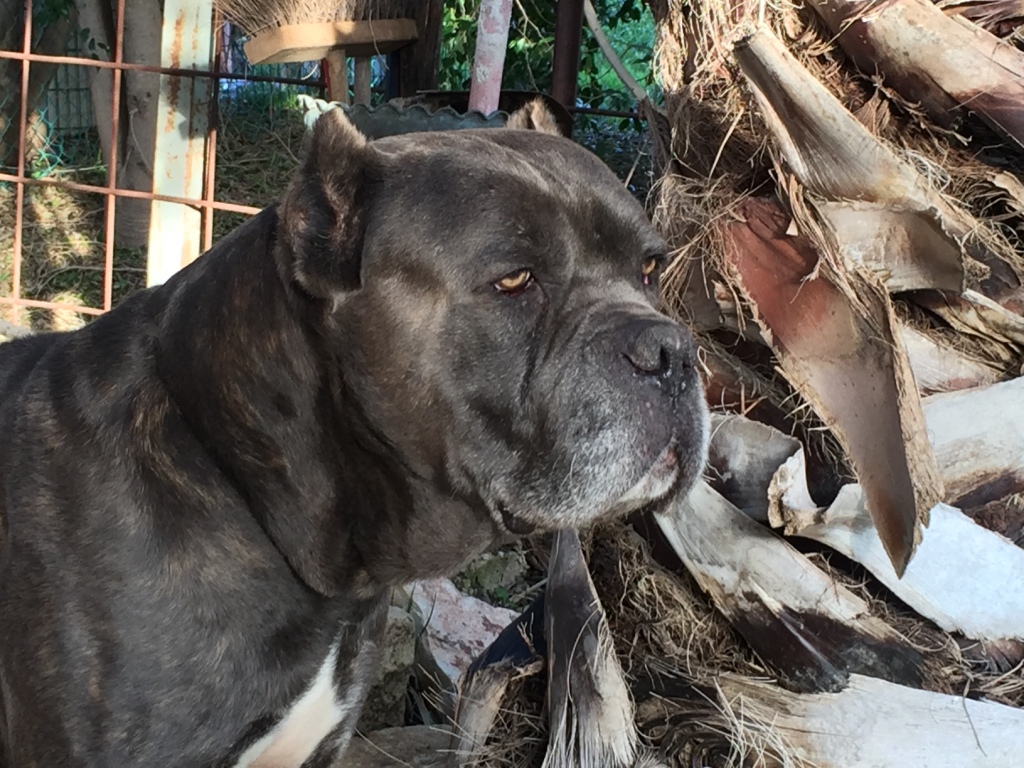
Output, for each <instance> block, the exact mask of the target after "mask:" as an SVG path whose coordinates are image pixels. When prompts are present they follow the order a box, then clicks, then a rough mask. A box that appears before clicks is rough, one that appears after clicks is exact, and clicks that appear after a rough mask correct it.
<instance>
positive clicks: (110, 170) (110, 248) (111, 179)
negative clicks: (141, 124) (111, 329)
mask: <svg viewBox="0 0 1024 768" xmlns="http://www.w3.org/2000/svg"><path fill="white" fill-rule="evenodd" d="M124 3H125V0H117V15H116V16H115V21H114V63H115V64H120V63H121V60H122V59H123V58H124ZM122 73H123V70H122V69H120V68H119V67H115V68H114V71H113V83H112V84H111V91H112V92H111V94H110V105H111V109H110V112H111V118H110V165H109V166H108V167H107V209H106V220H105V222H104V230H103V309H104V310H109V309H110V308H111V307H112V306H113V303H114V217H115V215H116V212H117V196H116V195H115V194H114V193H115V191H116V190H117V142H118V141H119V140H120V138H119V136H118V128H119V127H120V126H119V124H120V119H119V118H120V117H121V75H122Z"/></svg>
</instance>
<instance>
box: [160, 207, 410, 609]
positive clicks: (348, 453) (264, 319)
mask: <svg viewBox="0 0 1024 768" xmlns="http://www.w3.org/2000/svg"><path fill="white" fill-rule="evenodd" d="M276 233H277V214H276V211H275V210H274V209H273V208H271V209H267V210H265V211H264V212H263V213H261V214H259V215H258V216H256V217H255V218H254V219H253V220H251V221H249V222H248V223H246V224H245V225H244V226H242V227H240V228H239V229H238V230H236V232H235V233H233V234H232V235H231V236H229V237H228V238H225V239H224V240H223V241H221V242H220V243H219V244H218V245H217V246H216V247H215V248H214V249H213V250H211V251H210V252H209V253H208V254H206V255H205V256H203V257H202V258H201V259H200V260H199V261H198V262H196V263H195V264H193V265H191V266H190V267H188V268H187V269H186V270H183V271H182V272H181V273H180V274H179V275H177V276H176V277H175V278H173V279H172V280H171V281H169V282H168V283H167V285H165V286H164V287H162V288H161V289H159V291H162V292H163V293H164V297H165V299H166V301H167V311H166V313H165V318H164V321H163V323H162V325H161V328H160V330H159V332H158V340H157V345H156V365H157V369H158V371H159V374H160V377H161V378H162V380H163V382H164V384H165V386H166V387H167V389H168V392H169V394H170V396H171V398H172V399H173V401H174V402H175V404H176V405H177V406H178V408H179V409H180V411H181V414H182V416H183V418H184V419H185V421H186V422H187V423H188V424H189V426H190V428H191V429H192V430H193V431H194V432H195V434H196V435H197V436H198V438H199V440H200V441H201V442H202V444H203V445H204V446H205V447H206V449H207V450H208V451H209V452H210V453H211V454H212V455H213V456H214V458H215V460H216V461H217V463H218V465H219V466H220V467H221V468H222V472H223V474H224V475H225V476H226V478H227V479H228V481H229V482H231V483H232V484H233V485H234V487H235V488H236V489H237V490H238V491H239V493H240V494H241V495H242V497H243V498H244V499H245V501H246V503H247V504H248V506H249V508H250V510H251V511H252V514H253V515H254V516H255V517H256V519H257V520H258V521H259V523H260V525H261V526H262V527H263V529H264V530H265V531H266V532H267V535H268V536H269V537H270V538H271V539H272V540H273V542H274V545H275V546H276V547H277V548H278V550H279V551H281V553H282V554H283V555H284V557H285V558H286V559H287V560H288V562H289V564H290V565H291V567H292V569H293V570H294V571H295V572H296V573H297V574H298V575H299V576H300V577H301V578H302V579H303V581H305V582H306V583H307V584H308V585H309V586H310V587H312V588H313V589H315V590H316V591H317V592H320V593H321V594H324V595H328V596H331V595H334V594H337V593H339V592H340V591H343V590H345V589H346V588H348V587H349V586H350V585H351V584H352V583H353V581H354V579H355V577H356V574H358V573H359V572H361V571H363V570H365V567H366V564H365V563H363V562H361V560H362V555H361V554H360V550H359V547H357V546H356V543H355V542H354V537H355V536H357V535H358V532H357V531H356V530H354V525H355V521H357V520H360V521H363V520H366V519H367V516H368V515H370V514H371V512H370V509H369V508H368V509H360V508H359V506H358V505H367V504H372V507H373V509H374V510H380V509H383V510H393V511H394V513H395V514H396V515H398V514H403V512H402V510H405V509H408V508H409V507H410V506H411V498H410V492H409V489H408V486H407V484H406V483H405V481H404V479H403V478H404V475H403V473H402V472H401V469H400V467H399V466H398V464H397V462H396V461H395V459H394V457H393V456H392V455H390V453H389V451H388V450H387V446H386V445H384V444H383V443H381V441H380V440H379V439H378V438H377V437H376V436H375V434H374V432H373V430H372V429H371V428H370V427H369V425H368V424H366V420H365V419H363V418H362V417H361V414H360V413H359V412H358V409H355V408H354V406H353V404H352V403H351V402H348V401H347V399H346V391H345V383H344V382H343V381H342V380H341V378H340V374H339V373H338V371H337V368H336V367H335V366H332V365H331V359H332V354H331V351H330V350H329V349H325V348H322V347H323V345H324V344H325V342H324V340H323V339H322V338H319V337H318V334H316V333H315V332H314V331H313V330H312V327H313V326H312V323H313V317H312V313H314V312H316V311H317V309H318V308H317V307H316V306H315V303H314V301H313V300H312V299H310V298H309V297H306V296H304V295H302V294H301V293H300V292H299V291H298V289H297V288H296V287H295V286H293V285H291V284H289V283H288V281H287V280H286V279H284V278H283V277H282V275H281V274H280V270H279V269H278V265H277V263H276V262H275V259H274V245H275V239H276ZM318 347H320V348H318ZM200 406H201V407H200ZM342 409H344V410H345V418H340V413H341V412H342ZM214 414H215V416H214ZM343 446H345V448H344V450H342V447H343Z"/></svg>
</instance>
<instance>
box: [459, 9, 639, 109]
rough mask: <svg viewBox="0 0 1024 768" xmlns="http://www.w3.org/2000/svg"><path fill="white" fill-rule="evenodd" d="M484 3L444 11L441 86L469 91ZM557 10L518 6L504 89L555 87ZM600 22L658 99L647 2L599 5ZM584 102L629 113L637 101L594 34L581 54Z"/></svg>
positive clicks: (634, 72) (581, 96)
mask: <svg viewBox="0 0 1024 768" xmlns="http://www.w3.org/2000/svg"><path fill="white" fill-rule="evenodd" d="M479 6H480V0H447V2H446V3H445V8H444V20H443V32H442V48H441V72H440V87H441V88H443V89H448V90H466V89H468V88H469V82H470V69H471V67H472V64H473V52H474V46H475V39H476V19H477V12H478V9H479ZM555 6H556V4H555V3H553V2H551V0H521V2H517V3H516V4H515V7H514V10H513V14H512V26H511V30H510V31H509V44H508V51H507V53H506V55H505V72H504V77H503V87H504V88H505V89H507V90H535V91H542V92H547V91H549V90H550V87H551V61H552V54H553V48H554V32H555ZM594 7H595V10H596V11H597V15H598V19H599V20H600V21H601V25H602V27H603V28H604V30H605V33H606V34H607V35H608V38H609V40H610V41H611V44H612V47H613V48H614V49H615V51H616V53H618V55H619V57H620V58H621V59H622V61H623V63H624V64H625V66H626V68H627V69H628V70H629V71H630V74H632V75H633V77H635V78H636V79H637V81H638V82H639V83H641V84H642V85H644V87H646V88H647V89H648V92H650V93H651V95H652V96H656V94H655V93H654V92H653V89H654V88H655V87H656V86H655V83H654V77H653V72H652V67H651V55H652V50H653V42H654V20H653V18H652V17H651V13H650V10H649V9H648V8H647V5H646V3H644V2H643V0H594ZM578 98H579V101H580V102H581V103H582V104H584V105H586V106H589V107H594V108H602V109H618V110H626V109H630V108H632V107H633V106H634V99H633V96H632V94H630V93H629V92H628V91H627V90H626V89H625V87H624V86H623V85H622V83H620V82H619V79H618V77H617V76H616V74H615V73H614V72H613V71H612V68H611V66H610V65H609V64H608V62H607V61H606V60H605V58H604V56H603V55H602V53H601V51H600V49H599V48H598V47H597V42H596V41H595V40H594V37H593V35H591V34H590V32H589V31H585V32H584V33H583V37H582V40H581V52H580V77H579V85H578Z"/></svg>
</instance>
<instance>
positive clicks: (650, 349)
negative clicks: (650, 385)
mask: <svg viewBox="0 0 1024 768" xmlns="http://www.w3.org/2000/svg"><path fill="white" fill-rule="evenodd" d="M625 354H626V359H627V360H629V362H630V363H631V364H632V365H633V367H634V368H635V369H636V370H637V371H639V372H640V373H643V374H646V375H649V376H657V377H668V376H672V375H678V374H680V373H682V372H683V370H685V369H687V368H692V367H693V366H694V365H695V364H696V349H695V347H694V343H693V339H692V338H691V337H690V334H689V332H687V331H686V329H685V328H683V327H682V326H679V325H676V324H675V323H673V322H671V321H669V320H659V319H652V320H634V321H633V322H631V323H630V324H629V327H628V328H627V329H626V352H625Z"/></svg>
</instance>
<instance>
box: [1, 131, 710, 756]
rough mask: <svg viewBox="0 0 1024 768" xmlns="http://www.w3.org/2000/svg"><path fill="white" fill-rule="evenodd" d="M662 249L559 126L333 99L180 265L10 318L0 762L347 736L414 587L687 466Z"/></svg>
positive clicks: (690, 450) (197, 751) (675, 332)
mask: <svg viewBox="0 0 1024 768" xmlns="http://www.w3.org/2000/svg"><path fill="white" fill-rule="evenodd" d="M525 120H528V117H522V116H517V121H518V122H523V121H525ZM664 257H665V245H664V243H663V242H662V241H661V240H660V239H659V237H658V236H657V234H656V233H655V231H654V229H653V228H652V227H651V225H650V224H649V223H648V221H647V219H646V218H645V216H644V212H643V210H642V209H641V207H640V206H639V205H638V204H637V203H636V202H635V201H634V200H633V199H632V198H631V197H630V195H629V194H628V193H627V192H626V190H625V189H624V188H623V186H622V184H621V183H620V182H619V181H618V180H617V179H616V178H615V177H614V176H613V175H612V174H611V173H610V172H609V171H608V170H607V169H606V168H605V167H604V166H603V165H602V164H601V163H600V162H599V161H598V160H597V159H596V158H594V157H593V156H592V155H590V154H589V153H588V152H586V151H585V150H583V149H581V148H579V147H577V146H576V145H574V144H572V143H571V142H569V141H567V140H565V139H562V138H558V137H556V136H551V135H545V134H544V133H542V132H536V131H525V130H507V129H496V130H487V131H463V132H455V133H435V134H422V135H409V136H404V137H395V138H388V139H382V140H380V141H378V142H374V143H372V144H367V143H366V141H365V140H364V139H363V138H362V136H360V135H359V134H358V133H357V132H356V131H355V130H354V129H353V128H352V127H351V126H350V125H349V124H348V123H347V122H346V121H345V119H344V118H343V117H342V116H341V113H340V112H337V111H334V112H330V113H327V115H326V116H325V117H323V118H321V119H320V120H319V121H318V123H317V125H316V127H315V130H314V133H313V137H312V140H311V144H310V149H309V152H308V155H307V159H306V160H305V162H304V166H303V167H302V168H301V170H300V171H299V172H298V173H297V175H296V177H295V180H294V181H293V182H292V184H291V186H290V187H289V189H288V190H287V193H286V194H285V196H284V199H283V201H282V202H281V203H280V204H279V205H276V206H273V207H271V208H268V209H267V210H265V211H264V212H262V213H261V214H260V215H258V216H256V217H255V218H254V219H252V220H251V221H250V222H248V223H247V224H245V225H244V226H242V227H240V228H239V229H238V230H237V231H236V232H234V233H233V234H232V235H231V236H229V237H227V238H226V239H225V240H223V241H222V242H221V243H219V244H218V245H217V247H215V248H214V249H213V250H211V251H210V252H209V253H208V254H206V255H205V256H203V257H202V258H201V259H199V260H198V261H197V262H196V263H195V264H193V265H192V266H190V267H188V268H186V269H184V270H183V271H182V272H181V273H180V274H178V275H177V276H175V277H174V278H173V279H171V280H170V281H168V283H167V284H166V285H164V286H161V287H158V288H155V289H152V290H146V291H142V292H140V293H138V294H137V295H135V296H133V297H131V298H130V299H128V300H126V301H125V302H124V303H123V304H121V305H120V306H119V307H118V308H117V309H115V310H114V311H112V312H110V313H109V314H107V315H105V316H103V317H101V318H99V319H98V320H96V321H95V322H94V323H92V324H91V325H90V326H89V327H87V328H86V329H84V330H81V331H77V332H75V333H68V334H49V335H42V336H37V337H34V338H29V339H23V340H18V341H14V342H11V343H9V344H6V345H4V346H3V347H0V435H2V440H0V622H2V627H3V629H2V632H0V766H3V768H26V767H27V766H39V767H40V768H53V767H54V766H125V765H138V766H143V765H145V766H190V767H192V766H225V767H226V768H227V767H230V766H243V765H244V766H263V767H267V768H270V767H272V768H286V767H287V768H291V767H294V766H300V765H301V766H327V765H330V764H333V763H334V762H335V761H336V759H337V758H338V757H339V755H340V754H341V752H342V751H343V749H344V747H345V745H346V743H347V741H348V739H349V736H350V734H351V732H352V729H353V727H354V723H355V720H356V718H357V715H358V713H359V710H360V705H361V700H362V697H363V695H364V693H365V689H366V686H367V678H368V676H369V675H370V674H371V673H372V665H373V661H372V660H373V658H374V644H375V642H376V640H377V637H378V633H379V632H380V630H381V627H382V622H383V619H384V616H385V603H386V600H387V598H386V595H387V592H388V589H389V588H390V587H391V586H392V585H397V584H402V583H405V582H408V581H410V580H412V579H416V578H420V577H428V576H435V575H439V574H448V573H451V572H453V571H455V570H456V569H458V568H459V567H460V565H461V564H464V563H466V562H467V560H469V559H470V558H472V557H474V556H476V555H477V554H479V553H481V552H483V551H484V550H486V549H488V548H490V547H492V546H494V545H495V544H496V543H497V542H500V541H503V540H508V539H510V538H513V537H515V536H518V535H521V534H523V533H525V532H527V531H532V530H551V529H555V528H558V527H565V526H578V525H581V524H585V523H588V522H590V521H592V520H594V519H597V518H604V517H608V516H611V515H620V514H624V513H626V512H628V511H630V510H633V509H636V508H638V507H640V506H642V505H645V504H648V503H650V502H652V501H654V500H657V499H659V498H663V497H665V496H666V495H668V494H669V493H671V492H673V491H676V490H678V489H680V488H682V487H684V486H687V485H688V484H690V483H691V482H692V481H693V479H694V477H695V476H696V474H697V473H698V471H699V469H700V467H701V465H702V462H703V456H704V448H705V440H706V433H707V426H706V413H705V408H704V405H703V402H702V395H701V388H700V384H699V381H698V376H697V373H696V371H695V368H694V364H695V357H694V355H695V352H694V345H693V342H692V340H691V338H690V336H689V335H688V334H687V333H686V331H684V330H683V329H682V328H681V327H680V326H678V325H677V324H675V323H674V322H671V321H670V320H668V319H666V318H665V317H664V316H662V315H661V314H659V313H658V312H657V310H656V306H657V304H658V297H657V279H656V278H657V269H658V267H659V265H660V264H661V263H662V262H663V260H664Z"/></svg>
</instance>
